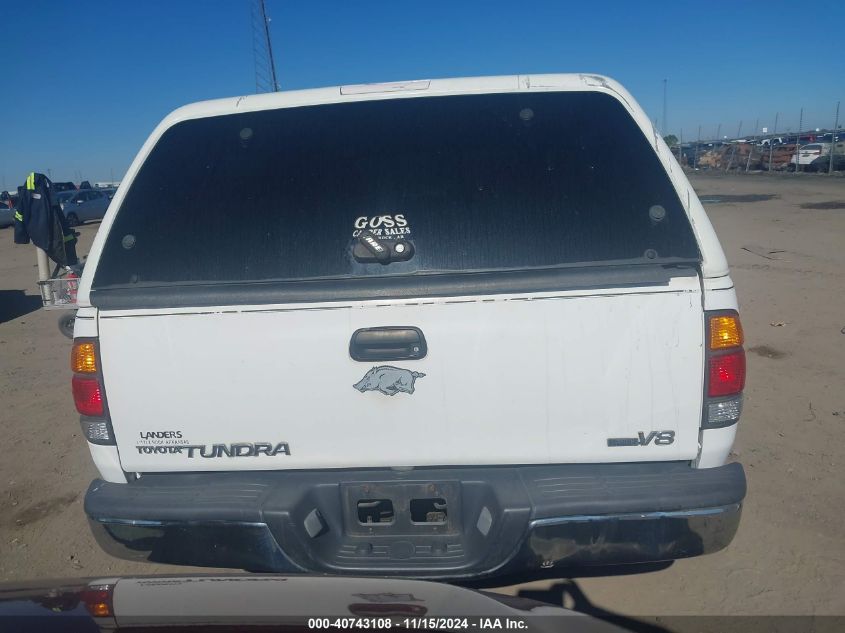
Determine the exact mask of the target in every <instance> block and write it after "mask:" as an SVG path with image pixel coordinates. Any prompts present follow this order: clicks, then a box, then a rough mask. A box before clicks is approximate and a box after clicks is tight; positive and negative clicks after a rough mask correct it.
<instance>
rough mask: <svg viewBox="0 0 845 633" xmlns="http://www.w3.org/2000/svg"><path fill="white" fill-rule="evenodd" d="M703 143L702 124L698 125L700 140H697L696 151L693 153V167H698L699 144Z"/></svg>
mask: <svg viewBox="0 0 845 633" xmlns="http://www.w3.org/2000/svg"><path fill="white" fill-rule="evenodd" d="M699 145H701V126H700V125H699V126H698V140H697V141H696V142H695V153H693V155H692V168H693V169H697V168H698V146H699Z"/></svg>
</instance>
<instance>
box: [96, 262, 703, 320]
mask: <svg viewBox="0 0 845 633" xmlns="http://www.w3.org/2000/svg"><path fill="white" fill-rule="evenodd" d="M698 264H699V262H697V261H688V260H678V261H669V262H666V261H665V260H664V261H663V262H661V263H660V264H629V265H624V266H608V265H598V266H579V267H574V268H570V267H565V268H550V269H549V268H546V269H532V270H513V271H494V272H461V273H438V274H418V275H396V276H382V277H358V278H354V279H328V280H310V281H266V282H264V281H262V282H244V283H215V284H211V283H195V284H169V285H163V286H143V285H137V286H124V287H119V288H92V289H91V293H90V301H91V304H92V305H94V306H96V307H97V308H100V309H102V310H133V309H139V308H149V309H154V308H188V307H203V306H220V305H267V304H278V303H312V302H315V303H316V302H325V301H361V300H371V299H402V298H408V297H419V298H425V297H454V296H471V295H486V294H505V293H525V292H554V291H557V290H585V289H593V288H596V289H597V288H623V287H638V286H665V285H667V284H668V283H669V280H670V279H672V278H673V277H691V276H694V275H696V274H698Z"/></svg>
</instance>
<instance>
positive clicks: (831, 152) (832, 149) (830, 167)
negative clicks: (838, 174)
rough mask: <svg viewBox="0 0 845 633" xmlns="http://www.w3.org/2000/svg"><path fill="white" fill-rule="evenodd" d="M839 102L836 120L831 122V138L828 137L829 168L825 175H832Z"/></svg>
mask: <svg viewBox="0 0 845 633" xmlns="http://www.w3.org/2000/svg"><path fill="white" fill-rule="evenodd" d="M839 103H840V102H839V101H837V102H836V118H835V119H834V121H833V136H831V137H830V166H829V167H828V170H827V173H829V174H832V173H833V154H834V152H836V129H837V128H838V127H839Z"/></svg>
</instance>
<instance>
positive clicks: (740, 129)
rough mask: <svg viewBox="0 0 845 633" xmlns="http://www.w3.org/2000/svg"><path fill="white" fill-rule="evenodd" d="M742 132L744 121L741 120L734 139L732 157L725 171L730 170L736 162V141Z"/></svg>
mask: <svg viewBox="0 0 845 633" xmlns="http://www.w3.org/2000/svg"><path fill="white" fill-rule="evenodd" d="M740 134H742V121H740V122H739V127H738V128H737V129H736V138H735V139H734V141H735V142H734V146H733V148H732V150H731V158H730V160H728V166H727V167H725V171H726V172H727V171H730V169H731V166H732V165H733V163H734V157H735V156H736V145H737V144H736V141H737V140H738V139H739V135H740Z"/></svg>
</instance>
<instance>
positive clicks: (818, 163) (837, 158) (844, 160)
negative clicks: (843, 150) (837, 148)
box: [808, 152, 845, 172]
mask: <svg viewBox="0 0 845 633" xmlns="http://www.w3.org/2000/svg"><path fill="white" fill-rule="evenodd" d="M829 170H830V154H828V155H827V156H821V157H819V158H817V159H816V160H814V161H813V162H812V163H810V166H809V167H808V171H822V172H826V171H829ZM833 171H845V154H840V153H838V152H837V153H836V154H834V155H833Z"/></svg>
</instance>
